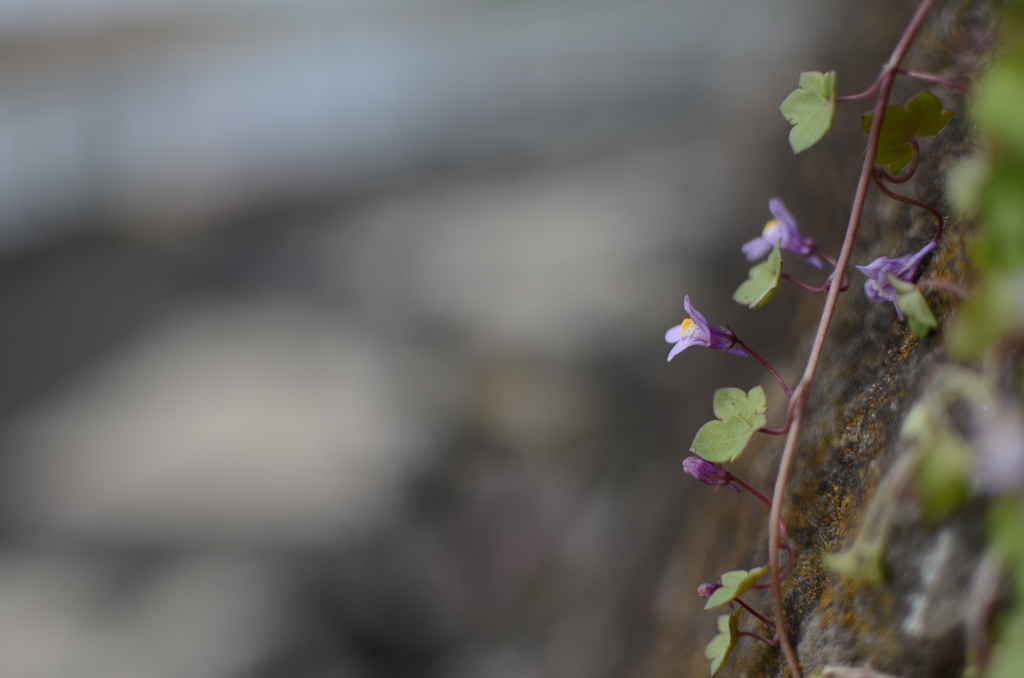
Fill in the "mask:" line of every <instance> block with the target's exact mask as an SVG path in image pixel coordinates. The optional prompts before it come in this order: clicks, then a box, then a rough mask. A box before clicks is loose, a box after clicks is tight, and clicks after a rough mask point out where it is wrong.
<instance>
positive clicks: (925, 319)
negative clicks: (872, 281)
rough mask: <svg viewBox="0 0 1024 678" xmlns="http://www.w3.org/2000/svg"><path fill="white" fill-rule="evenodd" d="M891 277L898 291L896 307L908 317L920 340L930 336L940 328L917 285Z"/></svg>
mask: <svg viewBox="0 0 1024 678" xmlns="http://www.w3.org/2000/svg"><path fill="white" fill-rule="evenodd" d="M888 275H889V282H890V283H891V284H892V286H893V288H894V289H895V290H896V307H897V308H898V309H900V311H902V312H903V315H905V316H907V322H908V323H910V329H911V330H912V331H913V332H914V334H915V335H916V336H917V337H919V338H924V337H926V336H928V333H929V332H931V331H932V330H934V329H935V328H937V327H938V326H939V321H938V320H936V319H935V314H933V313H932V309H931V308H930V307H929V306H928V302H927V301H926V300H925V298H924V295H923V294H921V290H919V289H918V288H917V286H916V285H914V284H912V283H908V282H903V281H902V280H900V279H899V278H897V277H896V276H894V275H893V274H892V273H890V274H888Z"/></svg>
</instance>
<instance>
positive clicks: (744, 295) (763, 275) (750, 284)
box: [732, 240, 782, 308]
mask: <svg viewBox="0 0 1024 678" xmlns="http://www.w3.org/2000/svg"><path fill="white" fill-rule="evenodd" d="M781 242H782V241H781V240H778V241H776V243H775V247H773V248H772V252H771V254H769V255H768V258H767V259H765V260H764V261H762V262H761V263H760V264H758V265H757V266H754V267H753V268H752V269H750V273H749V274H748V275H749V277H748V278H747V279H746V280H745V281H744V282H743V284H742V285H740V286H739V287H738V288H737V289H736V292H735V293H734V294H733V295H732V298H733V301H735V302H737V303H740V304H743V305H744V306H747V307H749V308H759V307H761V306H764V305H765V304H767V303H768V301H769V300H770V299H771V298H772V296H773V295H774V294H775V290H776V289H777V288H778V286H779V277H780V276H781V275H782V251H781V250H780V249H779V244H780V243H781Z"/></svg>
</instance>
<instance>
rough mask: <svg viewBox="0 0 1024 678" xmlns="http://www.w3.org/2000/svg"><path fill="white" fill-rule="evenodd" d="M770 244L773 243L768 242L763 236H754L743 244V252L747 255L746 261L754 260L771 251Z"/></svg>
mask: <svg viewBox="0 0 1024 678" xmlns="http://www.w3.org/2000/svg"><path fill="white" fill-rule="evenodd" d="M772 246H773V243H770V242H768V241H767V240H765V239H764V238H754V239H753V240H750V241H748V242H747V243H746V244H744V245H743V247H742V250H743V254H745V255H746V257H747V261H756V260H758V259H760V258H762V257H763V256H764V255H766V254H768V253H769V252H771V251H772Z"/></svg>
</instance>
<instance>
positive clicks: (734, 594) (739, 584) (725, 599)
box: [704, 565, 768, 610]
mask: <svg viewBox="0 0 1024 678" xmlns="http://www.w3.org/2000/svg"><path fill="white" fill-rule="evenodd" d="M767 572H768V566H767V565H765V566H764V567H755V568H754V569H753V570H750V571H749V572H748V571H747V570H733V571H732V572H726V573H725V574H723V575H722V587H721V588H720V589H717V590H716V591H715V592H714V593H712V594H711V597H710V598H708V602H707V603H705V604H704V609H705V610H713V609H715V608H716V607H721V606H723V605H725V604H726V603H731V602H732V601H734V600H736V599H737V598H739V597H740V596H742V595H743V594H744V593H746V592H747V591H749V590H750V589H751V588H752V587H753V586H754V584H756V583H757V580H758V579H760V578H761V577H763V576H764V575H765V574H766V573H767Z"/></svg>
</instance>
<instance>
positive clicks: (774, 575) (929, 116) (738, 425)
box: [665, 0, 1024, 678]
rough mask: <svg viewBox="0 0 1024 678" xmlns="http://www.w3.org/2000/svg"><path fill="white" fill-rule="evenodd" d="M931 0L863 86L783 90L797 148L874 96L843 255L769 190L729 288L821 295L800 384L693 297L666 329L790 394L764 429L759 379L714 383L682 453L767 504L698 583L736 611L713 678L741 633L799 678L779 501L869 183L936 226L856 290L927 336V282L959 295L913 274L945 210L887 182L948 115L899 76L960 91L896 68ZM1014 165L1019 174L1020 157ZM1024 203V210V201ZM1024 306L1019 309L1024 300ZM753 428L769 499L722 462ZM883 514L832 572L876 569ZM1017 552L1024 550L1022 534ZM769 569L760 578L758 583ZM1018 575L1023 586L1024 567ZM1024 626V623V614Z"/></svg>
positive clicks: (759, 298) (745, 299) (809, 83)
mask: <svg viewBox="0 0 1024 678" xmlns="http://www.w3.org/2000/svg"><path fill="white" fill-rule="evenodd" d="M936 3H937V0H923V1H922V2H921V3H920V5H919V6H918V8H917V10H916V12H915V13H914V15H913V17H912V19H911V20H910V22H909V24H908V25H907V27H906V29H905V30H904V32H903V34H902V36H901V37H900V39H899V41H898V43H897V45H896V47H895V48H894V50H893V52H892V54H891V56H890V58H889V60H888V61H887V62H886V63H885V64H884V66H883V67H882V69H881V72H880V74H879V76H878V78H877V79H876V81H875V82H874V84H873V85H872V86H871V87H870V88H869V89H868V90H866V91H864V92H860V93H857V94H852V95H848V96H840V95H839V93H838V92H839V78H838V76H837V74H836V72H834V71H831V72H828V73H821V72H806V73H803V74H801V75H800V78H799V83H798V88H797V89H796V90H795V91H794V92H792V93H791V94H790V95H789V96H788V97H786V99H785V101H783V103H782V105H781V106H780V109H779V110H780V112H781V113H782V115H783V116H784V117H785V119H786V120H787V121H788V122H789V123H790V124H791V125H792V128H791V130H790V134H789V142H790V146H791V148H792V150H793V152H794V153H797V154H799V153H802V152H804V151H806V150H808V149H809V148H811V147H813V146H814V145H815V144H816V143H817V142H818V141H820V140H821V138H822V137H823V136H824V135H825V134H826V133H827V132H828V131H829V129H830V128H831V127H832V125H833V123H834V121H835V117H836V109H837V107H838V105H839V104H847V103H854V102H860V101H865V100H869V99H871V98H872V97H874V107H873V109H872V110H871V111H870V112H867V113H866V114H865V115H864V116H863V118H862V125H863V129H864V132H865V133H866V134H867V137H868V139H867V147H866V151H865V154H864V161H863V165H862V168H861V173H860V177H859V180H858V183H857V189H856V193H855V195H854V200H853V207H852V209H851V213H850V218H849V221H848V224H847V228H846V236H845V239H844V241H843V245H842V249H841V250H840V252H839V255H838V257H833V256H831V255H830V254H829V253H827V252H825V251H823V250H822V249H821V248H819V247H818V246H817V244H816V243H815V242H814V240H813V239H812V238H810V237H808V236H805V235H804V234H803V233H802V232H801V230H800V228H799V225H798V222H797V219H796V218H795V217H794V216H793V214H792V213H791V212H790V211H789V210H788V209H787V208H786V206H785V204H784V203H783V201H782V199H780V198H772V199H771V200H770V201H769V211H770V212H771V214H772V217H773V218H772V219H771V220H769V221H768V222H767V224H766V225H765V227H764V229H763V230H762V233H761V235H760V236H759V237H757V238H754V239H752V240H750V241H749V242H747V243H746V244H745V245H744V246H743V253H744V255H746V257H747V259H748V260H750V261H752V262H756V261H760V260H762V259H763V261H760V263H757V264H755V265H754V266H753V268H751V269H750V272H749V276H748V279H747V280H746V281H745V282H743V283H742V284H741V285H740V287H739V288H738V289H737V290H736V293H735V295H734V297H733V298H734V300H735V301H736V302H738V303H740V304H742V305H744V306H748V307H749V308H758V307H760V306H763V305H764V304H766V303H768V302H769V301H770V300H771V298H772V296H773V295H774V293H775V291H776V289H777V288H778V286H779V285H780V284H782V282H783V281H786V282H787V283H790V284H793V285H795V286H797V287H799V288H800V289H803V290H805V291H807V292H810V293H816V294H825V295H826V299H825V304H824V308H823V310H822V314H821V319H820V321H819V324H818V329H817V332H816V334H815V338H814V342H813V345H812V348H811V351H810V354H809V356H808V358H807V362H806V364H805V367H804V371H803V374H802V376H801V378H800V380H799V382H798V383H797V384H796V385H795V386H789V385H788V384H787V383H786V382H785V381H784V380H783V379H782V377H781V376H780V375H779V374H778V372H777V371H776V370H775V369H774V368H773V367H772V366H771V365H770V364H769V363H768V361H767V360H765V359H764V358H763V357H761V356H760V355H759V354H758V353H757V352H756V351H755V350H754V349H753V348H752V347H751V346H750V345H748V344H747V343H746V342H744V341H743V340H742V339H741V338H740V337H738V336H737V335H736V334H735V332H733V331H732V330H731V329H730V328H729V327H727V326H726V327H718V326H714V325H712V324H710V323H709V322H708V321H707V319H706V318H705V316H704V315H703V314H701V313H700V312H698V311H697V310H696V309H695V308H694V306H693V305H692V304H691V303H690V299H689V297H686V298H685V299H684V302H683V305H684V308H685V310H686V313H687V315H688V317H687V318H686V319H685V320H683V322H682V323H681V324H680V325H677V326H675V327H672V328H671V329H669V330H668V332H667V333H666V335H665V339H666V341H668V342H669V343H671V344H673V347H672V350H671V352H670V353H669V356H668V358H669V360H671V359H672V358H674V357H675V356H676V355H678V354H679V353H680V352H682V351H683V350H685V349H687V348H690V347H693V346H699V347H704V348H709V349H712V350H715V351H719V352H723V353H729V354H731V355H736V356H740V357H749V358H753V359H754V360H756V361H757V362H759V363H760V364H761V365H762V366H764V367H765V369H766V370H767V371H768V372H769V374H770V375H771V376H772V378H773V379H774V380H775V381H776V382H777V383H778V385H779V386H780V388H781V389H782V390H783V391H784V392H785V394H786V395H787V396H788V398H789V404H788V406H787V408H786V412H785V420H784V423H783V425H782V427H781V428H779V429H771V428H768V427H767V423H768V411H767V405H766V402H767V401H766V398H765V393H764V390H763V389H762V388H761V387H755V388H754V389H751V390H750V391H744V390H742V389H738V388H724V389H719V390H718V391H716V392H715V397H714V403H713V410H714V414H715V417H716V418H715V419H714V420H712V421H710V422H708V423H707V424H705V425H704V426H702V427H701V428H700V430H699V431H698V432H697V434H696V436H695V438H694V441H693V444H692V445H691V447H690V451H691V452H693V453H694V455H696V456H693V457H689V458H687V459H686V460H685V461H684V462H683V467H684V470H685V471H686V472H687V473H689V474H690V475H692V476H694V477H695V478H696V479H698V480H700V481H702V482H704V483H706V484H709V485H713V486H715V487H726V488H729V489H731V490H735V491H737V492H740V491H742V490H746V491H747V492H748V493H750V494H752V495H754V496H755V497H756V498H758V499H759V500H760V501H761V502H762V503H764V504H765V506H766V508H767V510H768V511H769V520H768V532H769V535H768V542H769V548H768V563H767V564H765V565H762V566H758V567H754V568H753V569H750V570H734V571H731V572H726V573H724V574H723V575H721V577H720V580H719V582H716V583H709V584H703V585H701V587H700V588H699V589H698V595H700V596H702V597H704V598H707V603H706V606H705V609H707V610H710V609H718V608H720V607H723V606H725V605H730V606H731V607H734V608H735V609H734V610H733V611H732V612H730V613H728V614H724V615H721V616H720V617H719V619H718V631H719V633H718V635H717V636H715V638H714V639H712V641H711V642H710V643H709V644H708V646H707V648H706V651H705V654H706V656H707V658H708V659H709V661H710V663H711V675H712V676H715V675H716V674H717V673H718V672H719V670H720V669H721V667H722V666H723V665H724V663H725V660H726V659H727V658H728V656H729V655H730V653H731V652H732V650H733V648H734V647H735V646H736V644H737V643H738V642H739V640H740V639H741V638H743V637H751V638H753V639H755V640H757V641H761V642H764V643H767V644H768V645H771V646H773V647H778V648H779V649H780V651H781V652H782V655H783V657H784V658H785V662H786V664H787V666H788V668H789V672H790V674H791V675H792V676H793V677H794V678H800V677H801V670H800V663H799V661H798V658H797V656H796V652H795V650H794V648H793V645H792V642H791V639H790V637H789V635H788V633H787V626H786V619H785V612H784V607H783V599H782V589H781V587H782V582H783V581H784V580H785V579H786V578H787V577H788V576H789V574H790V572H791V570H792V565H793V558H794V554H793V547H792V545H791V544H790V541H789V537H788V535H787V532H786V527H785V524H784V522H783V519H782V513H783V502H784V499H785V491H786V485H787V481H788V478H789V474H790V469H791V467H792V464H793V459H794V453H795V449H796V444H797V440H798V439H799V435H800V431H801V426H802V424H803V415H804V409H805V405H806V402H807V394H808V392H809V389H810V387H811V385H812V383H813V382H814V379H815V375H816V373H817V370H818V366H819V364H820V361H821V357H822V350H823V346H824V342H825V338H826V336H827V334H828V330H829V326H830V324H831V321H832V317H833V314H834V311H835V306H836V302H837V299H838V295H839V294H840V293H841V292H843V291H846V290H847V289H848V288H849V278H848V273H849V266H850V262H851V257H852V253H853V245H854V242H855V239H856V236H857V232H858V229H859V226H860V222H861V216H862V213H863V209H864V202H865V198H866V196H867V193H868V190H869V189H870V188H871V186H875V187H876V189H877V190H878V191H879V192H880V193H882V194H883V195H884V196H887V197H888V198H890V199H893V200H896V201H899V202H902V203H906V204H910V205H913V206H915V207H917V208H919V209H922V210H925V211H927V212H929V213H930V214H931V215H932V216H933V217H934V218H935V221H936V224H935V231H934V235H933V238H932V239H931V241H929V242H928V243H927V244H925V245H924V246H923V247H921V248H920V249H919V250H917V251H916V252H908V253H896V254H897V256H894V257H879V258H878V259H876V260H875V261H872V262H869V263H867V264H864V265H858V266H856V269H857V270H858V271H859V272H860V273H862V274H863V275H864V276H865V277H866V281H865V282H864V285H863V290H864V293H865V295H866V296H867V297H868V299H869V300H870V301H871V302H873V303H876V304H883V303H892V304H893V310H894V312H895V314H896V316H897V317H898V318H899V319H900V320H906V321H907V322H908V324H909V325H910V329H911V331H912V332H913V333H914V334H915V335H917V336H919V337H923V336H925V335H927V334H928V333H930V332H931V331H933V330H934V329H936V328H937V327H938V321H937V320H936V318H935V316H934V314H933V313H932V311H931V309H930V308H929V305H928V302H927V300H926V299H925V297H924V295H923V294H922V289H926V288H932V289H939V290H945V291H946V292H949V293H953V294H963V292H962V291H961V290H959V288H958V286H957V285H955V284H954V283H952V282H949V281H942V280H927V279H926V280H919V279H918V278H919V273H920V271H921V269H922V267H923V266H924V265H925V264H926V261H927V259H928V257H929V256H930V255H931V253H932V252H933V251H934V250H935V249H936V247H938V246H939V245H940V243H941V240H942V236H943V231H944V220H943V216H942V214H941V213H940V212H939V210H937V209H936V208H935V207H933V206H931V205H928V204H926V203H923V202H920V201H916V200H914V199H911V198H908V197H905V196H902V195H900V194H899V193H897V192H896V191H895V190H894V189H893V188H892V187H893V186H898V185H900V184H903V183H905V182H907V181H909V180H910V179H911V178H912V177H913V176H914V175H915V173H916V171H917V168H918V166H919V161H920V158H921V154H922V152H923V151H922V140H925V139H927V138H928V137H932V136H935V135H937V134H939V133H940V132H941V131H942V130H943V128H944V127H945V126H946V124H947V123H948V122H949V120H950V118H951V117H952V115H953V114H952V113H951V112H949V111H945V110H943V108H942V104H941V102H940V101H939V99H938V97H936V96H935V95H934V94H932V93H931V92H930V91H927V90H925V91H923V92H921V93H919V94H917V95H916V96H914V97H912V98H911V99H909V100H908V101H907V102H906V103H905V104H903V105H895V104H891V103H890V97H891V92H892V87H893V83H894V81H895V79H896V78H897V77H905V78H911V79H916V80H920V81H924V82H928V83H930V84H933V85H938V86H943V87H949V88H952V89H953V90H955V91H958V92H961V93H964V92H965V91H966V88H965V87H964V86H963V85H962V84H960V83H956V82H951V81H948V80H946V79H944V78H942V77H939V76H938V75H934V74H929V73H919V72H914V71H907V70H905V69H903V68H902V67H901V65H902V62H903V60H904V58H905V56H906V54H907V52H908V50H909V49H910V46H911V44H912V43H913V41H914V39H915V37H916V36H917V34H918V33H919V31H920V29H921V27H922V25H923V23H924V21H925V19H926V18H927V16H928V15H929V13H930V12H931V11H932V9H933V8H934V6H935V5H936ZM1017 124H1018V131H1019V132H1020V133H1021V134H1020V139H1021V141H1022V142H1024V125H1021V124H1020V123H1019V122H1018V123H1017ZM1022 145H1024V144H1022ZM1021 168H1022V176H1024V163H1022V165H1021ZM1021 209H1022V212H1024V202H1022V204H1021ZM786 258H790V259H795V260H797V261H799V262H802V263H803V264H806V265H808V266H811V267H813V268H817V269H821V270H824V269H825V268H826V266H828V267H829V268H830V269H831V270H830V271H829V272H828V276H827V279H826V280H825V282H824V284H822V285H821V286H814V285H811V284H809V283H807V282H805V281H803V280H800V279H799V278H798V277H796V276H794V275H792V274H791V273H790V272H788V271H786V270H785V263H786V262H785V259H786ZM1022 289H1024V287H1022ZM1021 315H1022V316H1024V310H1022V312H1021ZM758 433H761V434H768V435H783V436H785V443H784V445H783V452H782V456H781V460H780V463H779V469H778V473H777V477H776V482H775V487H774V489H773V492H772V496H771V499H769V498H768V497H765V496H764V495H762V494H761V493H759V492H758V491H757V490H755V489H754V488H752V487H751V486H750V485H748V484H746V483H745V482H743V481H741V480H740V479H739V478H737V477H736V476H735V475H734V474H733V473H731V472H730V471H728V470H726V469H725V468H724V467H723V466H722V464H725V463H730V462H733V461H735V460H736V459H737V458H739V456H740V455H741V454H742V453H743V450H744V449H745V447H746V445H747V443H748V442H749V441H750V440H751V438H753V436H755V435H756V434H758ZM919 475H921V474H919ZM939 475H941V474H939ZM940 503H941V502H940ZM878 513H879V518H878V520H879V521H881V523H882V524H881V525H880V527H879V528H878V529H876V531H875V532H874V533H873V534H871V535H870V536H869V537H866V538H865V539H864V540H859V541H858V542H857V544H856V545H855V549H854V550H853V551H852V552H851V553H848V554H844V555H837V556H835V557H834V558H833V561H832V562H833V566H834V567H835V568H836V569H837V570H838V571H840V572H842V571H843V569H844V567H845V568H846V570H847V571H848V572H852V573H855V574H856V573H858V572H861V571H870V572H871V576H872V577H874V578H875V579H880V578H881V573H880V569H879V567H878V565H877V553H878V551H879V549H880V548H882V545H883V543H884V536H885V532H886V529H885V519H886V510H885V507H884V506H882V507H881V508H879V509H878ZM1021 517H1022V520H1024V512H1022V513H1021ZM1020 550H1021V552H1022V554H1024V541H1022V543H1021V549H1020ZM783 558H784V559H785V565H784V566H783V564H782V559H783ZM1022 573H1024V565H1022ZM765 577H767V583H763V584H762V583H760V580H762V579H763V578H765ZM1021 582H1022V590H1024V577H1022V580H1021ZM756 589H769V590H770V591H771V599H772V610H771V616H772V617H773V620H770V619H769V618H768V616H766V615H765V614H762V612H759V611H757V610H755V609H753V608H752V607H751V606H750V605H748V604H747V603H746V602H744V601H743V600H742V598H741V597H740V596H742V595H743V594H744V593H746V592H747V591H750V590H756ZM744 612H746V613H747V614H749V615H750V616H751V617H753V618H754V619H755V620H756V622H757V624H758V625H759V627H760V628H759V629H758V630H759V631H761V632H763V634H762V633H758V632H755V631H748V630H741V628H740V620H741V616H742V614H743V613H744ZM1021 624H1022V626H1024V617H1022V622H1021ZM828 670H829V671H832V672H833V673H837V672H839V671H840V670H841V667H829V669H828Z"/></svg>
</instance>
